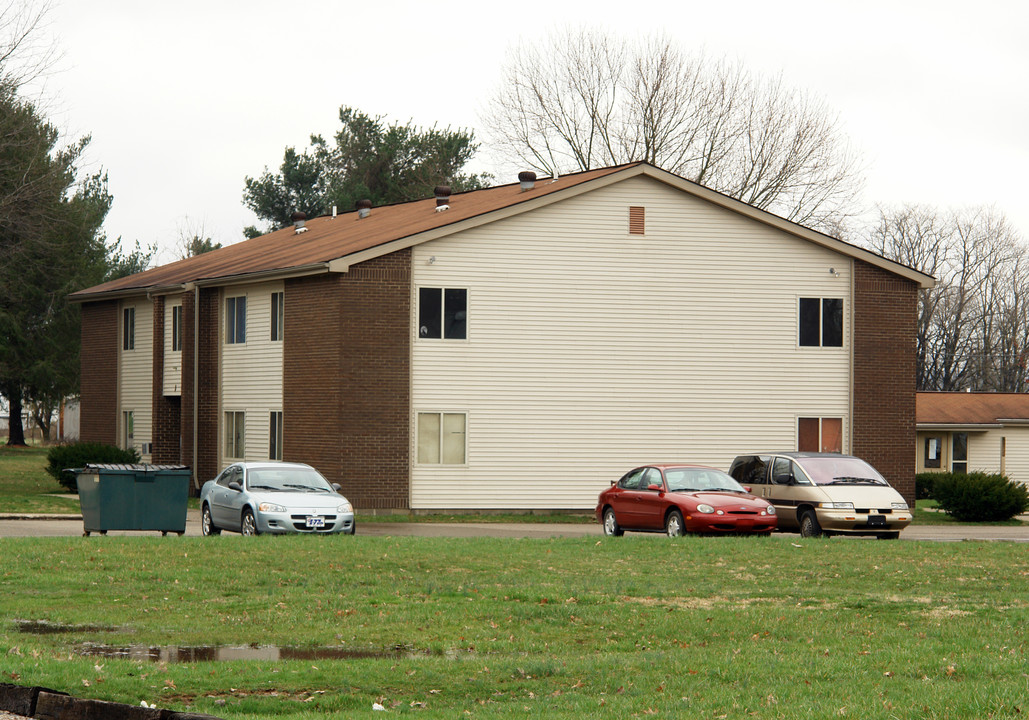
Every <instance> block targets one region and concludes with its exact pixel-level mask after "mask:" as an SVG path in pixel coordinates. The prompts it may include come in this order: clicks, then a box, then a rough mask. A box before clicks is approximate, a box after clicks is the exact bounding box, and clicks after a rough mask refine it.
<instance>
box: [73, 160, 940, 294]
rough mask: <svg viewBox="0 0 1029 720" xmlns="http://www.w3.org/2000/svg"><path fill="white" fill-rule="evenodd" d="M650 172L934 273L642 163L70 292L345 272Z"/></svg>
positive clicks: (332, 226)
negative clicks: (383, 257)
mask: <svg viewBox="0 0 1029 720" xmlns="http://www.w3.org/2000/svg"><path fill="white" fill-rule="evenodd" d="M639 175H646V176H648V177H651V178H653V179H655V180H658V181H660V182H663V183H665V184H668V185H670V186H672V187H675V188H677V189H679V190H681V191H683V192H686V193H688V194H690V195H694V196H696V197H699V198H701V199H703V200H706V201H708V202H711V203H713V204H716V205H719V206H721V207H724V208H727V209H729V210H732V211H734V212H737V213H739V214H742V215H744V216H747V217H749V218H751V219H753V220H756V221H758V222H761V223H764V224H767V225H771V226H773V227H776V228H778V229H779V230H782V231H783V232H786V233H789V234H791V235H794V236H797V237H800V238H802V239H805V240H807V241H810V242H814V243H816V244H819V245H822V246H824V247H827V248H830V249H832V250H835V251H837V252H840V253H841V254H843V255H847V256H850V257H854V258H857V259H860V260H864V261H866V262H869V263H871V264H873V265H876V266H879V267H881V268H884V269H886V270H887V271H889V272H892V273H894V274H897V275H900V276H902V277H905V278H906V279H908V280H911V281H913V282H916V283H918V284H919V285H920V286H922V287H931V286H932V284H933V280H932V278H930V277H929V276H927V275H924V274H922V273H919V272H917V271H915V270H913V269H911V268H908V267H905V266H903V265H900V264H899V263H895V262H893V261H891V260H887V259H886V258H883V257H881V256H879V255H876V254H874V253H871V252H868V251H866V250H863V249H861V248H858V247H856V246H854V245H849V244H847V243H845V242H843V241H841V240H837V239H835V238H832V237H829V236H828V235H823V234H822V233H819V232H816V231H814V230H810V229H808V228H805V227H802V226H800V225H797V224H795V223H792V222H790V221H788V220H784V219H783V218H780V217H778V216H776V215H772V214H771V213H768V212H765V211H763V210H758V209H756V208H753V207H751V206H749V205H747V204H746V203H742V202H740V201H738V200H734V199H733V198H730V197H728V196H726V195H723V194H721V193H718V192H715V191H714V190H710V189H709V188H705V187H703V186H702V185H698V184H696V183H693V182H690V181H688V180H685V179H683V178H680V177H678V176H676V175H673V174H672V173H668V172H666V171H664V170H661V169H659V168H656V167H654V166H652V165H648V164H646V163H642V162H636V163H630V164H628V165H620V166H615V167H609V168H601V169H598V170H589V171H586V172H581V173H575V174H573V175H566V176H562V177H560V178H554V179H550V178H546V179H542V180H539V181H537V182H536V184H535V187H534V188H532V189H531V190H522V189H521V187H520V186H519V184H517V183H514V184H510V185H500V186H497V187H493V188H487V189H484V190H473V191H469V192H465V193H457V194H455V195H453V196H452V198H451V200H450V203H449V208H448V209H447V210H445V211H442V212H437V210H436V202H435V200H434V199H433V198H428V199H425V200H417V201H414V202H408V203H400V204H396V205H387V206H380V207H377V208H373V209H372V211H371V213H370V214H369V216H368V217H366V218H363V219H362V218H359V216H358V213H357V212H350V213H345V214H342V215H338V216H337V217H318V218H314V219H311V220H308V221H307V222H306V231H305V232H303V233H300V234H298V233H297V232H296V231H295V229H294V228H293V227H287V228H283V229H281V230H276V231H275V232H272V233H268V234H267V235H262V236H260V237H257V238H253V239H251V240H246V241H243V242H240V243H236V244H234V245H229V246H227V247H223V248H220V249H218V250H213V251H210V252H207V253H204V254H202V255H197V256H194V257H190V258H186V259H184V260H179V261H176V262H172V263H169V264H167V265H162V266H160V267H156V268H151V269H150V270H146V271H144V272H141V273H137V274H135V275H130V276H128V277H124V278H119V279H117V280H112V281H110V282H107V283H104V284H102V285H97V286H95V287H91V288H87V289H84V290H80V291H78V292H76V293H73V294H72V295H70V296H69V297H70V299H71V300H73V301H76V302H87V301H89V300H94V299H105V298H114V297H124V296H132V295H139V294H141V293H143V292H151V293H153V292H158V293H160V292H177V291H181V290H183V289H185V288H186V286H188V285H191V284H198V285H206V284H210V285H218V284H223V285H224V284H231V283H234V282H245V281H249V280H253V279H256V278H270V277H296V276H301V275H305V274H313V273H319V272H330V271H345V270H346V269H347V268H348V267H349V266H351V265H354V264H356V263H358V262H363V261H365V260H369V259H371V258H374V257H378V256H380V255H385V254H387V253H390V252H394V251H396V250H399V249H402V248H405V247H410V246H412V245H416V244H419V243H422V242H427V241H429V240H433V239H436V238H439V237H444V236H446V235H450V234H453V233H455V232H459V231H462V230H467V229H470V228H473V227H476V226H478V225H482V224H486V223H491V222H496V221H498V220H501V219H504V218H507V217H511V216H512V215H517V214H520V213H523V212H529V211H531V210H533V209H536V208H538V207H542V206H545V205H548V204H550V203H553V202H557V201H559V200H563V199H566V198H568V197H573V196H575V195H578V194H580V193H584V192H589V191H591V190H594V189H597V188H599V187H605V186H607V185H610V184H612V183H616V182H620V181H622V180H625V179H628V178H631V177H636V176H639Z"/></svg>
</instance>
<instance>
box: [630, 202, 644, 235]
mask: <svg viewBox="0 0 1029 720" xmlns="http://www.w3.org/2000/svg"><path fill="white" fill-rule="evenodd" d="M644 210H645V208H643V207H641V206H639V205H631V206H629V234H630V235H643V229H644V222H643V221H644V215H645V213H644Z"/></svg>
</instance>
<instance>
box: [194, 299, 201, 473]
mask: <svg viewBox="0 0 1029 720" xmlns="http://www.w3.org/2000/svg"><path fill="white" fill-rule="evenodd" d="M199 422H200V287H199V286H198V285H194V286H193V487H195V488H196V489H197V490H200V475H199V473H198V472H197V463H198V462H199V450H198V449H197V441H198V439H199V437H200V430H199V428H198V427H197V423H199Z"/></svg>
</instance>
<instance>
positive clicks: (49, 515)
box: [0, 513, 82, 520]
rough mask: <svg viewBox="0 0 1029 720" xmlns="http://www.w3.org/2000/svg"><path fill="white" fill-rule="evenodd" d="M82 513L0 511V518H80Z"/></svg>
mask: <svg viewBox="0 0 1029 720" xmlns="http://www.w3.org/2000/svg"><path fill="white" fill-rule="evenodd" d="M81 519H82V515H73V514H68V513H0V520H81Z"/></svg>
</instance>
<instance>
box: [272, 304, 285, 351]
mask: <svg viewBox="0 0 1029 720" xmlns="http://www.w3.org/2000/svg"><path fill="white" fill-rule="evenodd" d="M285 299H286V293H283V292H275V293H272V342H277V341H279V340H282V321H283V319H284V317H285V316H284V313H283V311H282V302H283V300H285Z"/></svg>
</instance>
